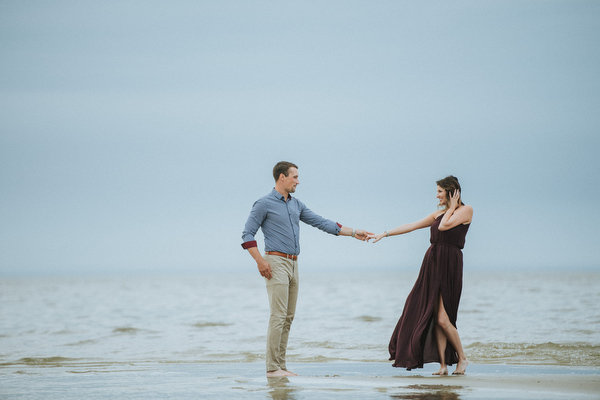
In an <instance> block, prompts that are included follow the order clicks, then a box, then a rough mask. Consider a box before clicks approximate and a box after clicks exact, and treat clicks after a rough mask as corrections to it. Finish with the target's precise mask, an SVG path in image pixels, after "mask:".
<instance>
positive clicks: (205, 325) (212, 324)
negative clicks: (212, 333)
mask: <svg viewBox="0 0 600 400" xmlns="http://www.w3.org/2000/svg"><path fill="white" fill-rule="evenodd" d="M230 325H231V324H226V323H224V322H196V323H195V324H192V326H193V327H195V328H212V327H215V326H230Z"/></svg>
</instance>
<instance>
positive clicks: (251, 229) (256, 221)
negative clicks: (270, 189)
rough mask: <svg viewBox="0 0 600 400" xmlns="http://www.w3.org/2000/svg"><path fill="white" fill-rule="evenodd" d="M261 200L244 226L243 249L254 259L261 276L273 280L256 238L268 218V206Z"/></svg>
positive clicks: (269, 267)
mask: <svg viewBox="0 0 600 400" xmlns="http://www.w3.org/2000/svg"><path fill="white" fill-rule="evenodd" d="M261 200H262V199H261ZM261 200H258V201H257V202H256V203H254V205H253V206H252V210H251V211H250V215H249V216H248V220H247V221H246V225H245V226H244V232H242V240H243V241H244V242H243V243H242V248H244V249H245V250H248V253H250V255H251V256H252V258H254V261H256V266H257V267H258V271H259V272H260V274H261V276H264V277H265V278H267V279H271V266H270V265H269V263H268V262H267V260H265V259H264V258H263V257H262V255H261V254H260V251H259V250H258V247H257V246H258V245H257V243H256V240H255V238H254V236H255V235H256V232H258V228H260V227H261V225H262V223H263V221H264V220H265V218H266V216H267V208H266V204H265V203H264V201H261Z"/></svg>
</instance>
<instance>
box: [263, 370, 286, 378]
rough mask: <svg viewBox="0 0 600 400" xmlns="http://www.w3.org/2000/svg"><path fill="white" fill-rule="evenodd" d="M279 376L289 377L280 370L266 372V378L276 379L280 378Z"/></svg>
mask: <svg viewBox="0 0 600 400" xmlns="http://www.w3.org/2000/svg"><path fill="white" fill-rule="evenodd" d="M280 376H289V375H288V372H287V371H284V370H282V369H278V370H276V371H269V372H267V378H276V377H280Z"/></svg>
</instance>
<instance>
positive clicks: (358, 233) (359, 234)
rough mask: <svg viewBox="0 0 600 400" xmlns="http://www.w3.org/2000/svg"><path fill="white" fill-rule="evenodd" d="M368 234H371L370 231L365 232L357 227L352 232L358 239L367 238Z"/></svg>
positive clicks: (363, 239)
mask: <svg viewBox="0 0 600 400" xmlns="http://www.w3.org/2000/svg"><path fill="white" fill-rule="evenodd" d="M369 235H372V233H371V232H367V231H365V230H364V229H357V230H356V231H355V233H354V237H355V238H356V239H358V240H360V241H363V242H364V241H365V240H368V237H369Z"/></svg>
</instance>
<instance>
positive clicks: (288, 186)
mask: <svg viewBox="0 0 600 400" xmlns="http://www.w3.org/2000/svg"><path fill="white" fill-rule="evenodd" d="M279 180H280V181H281V184H282V187H283V189H284V190H285V191H286V192H288V193H294V192H295V191H296V186H298V185H299V184H300V181H299V180H298V168H294V167H290V169H288V176H285V175H284V174H281V175H280V176H279Z"/></svg>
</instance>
